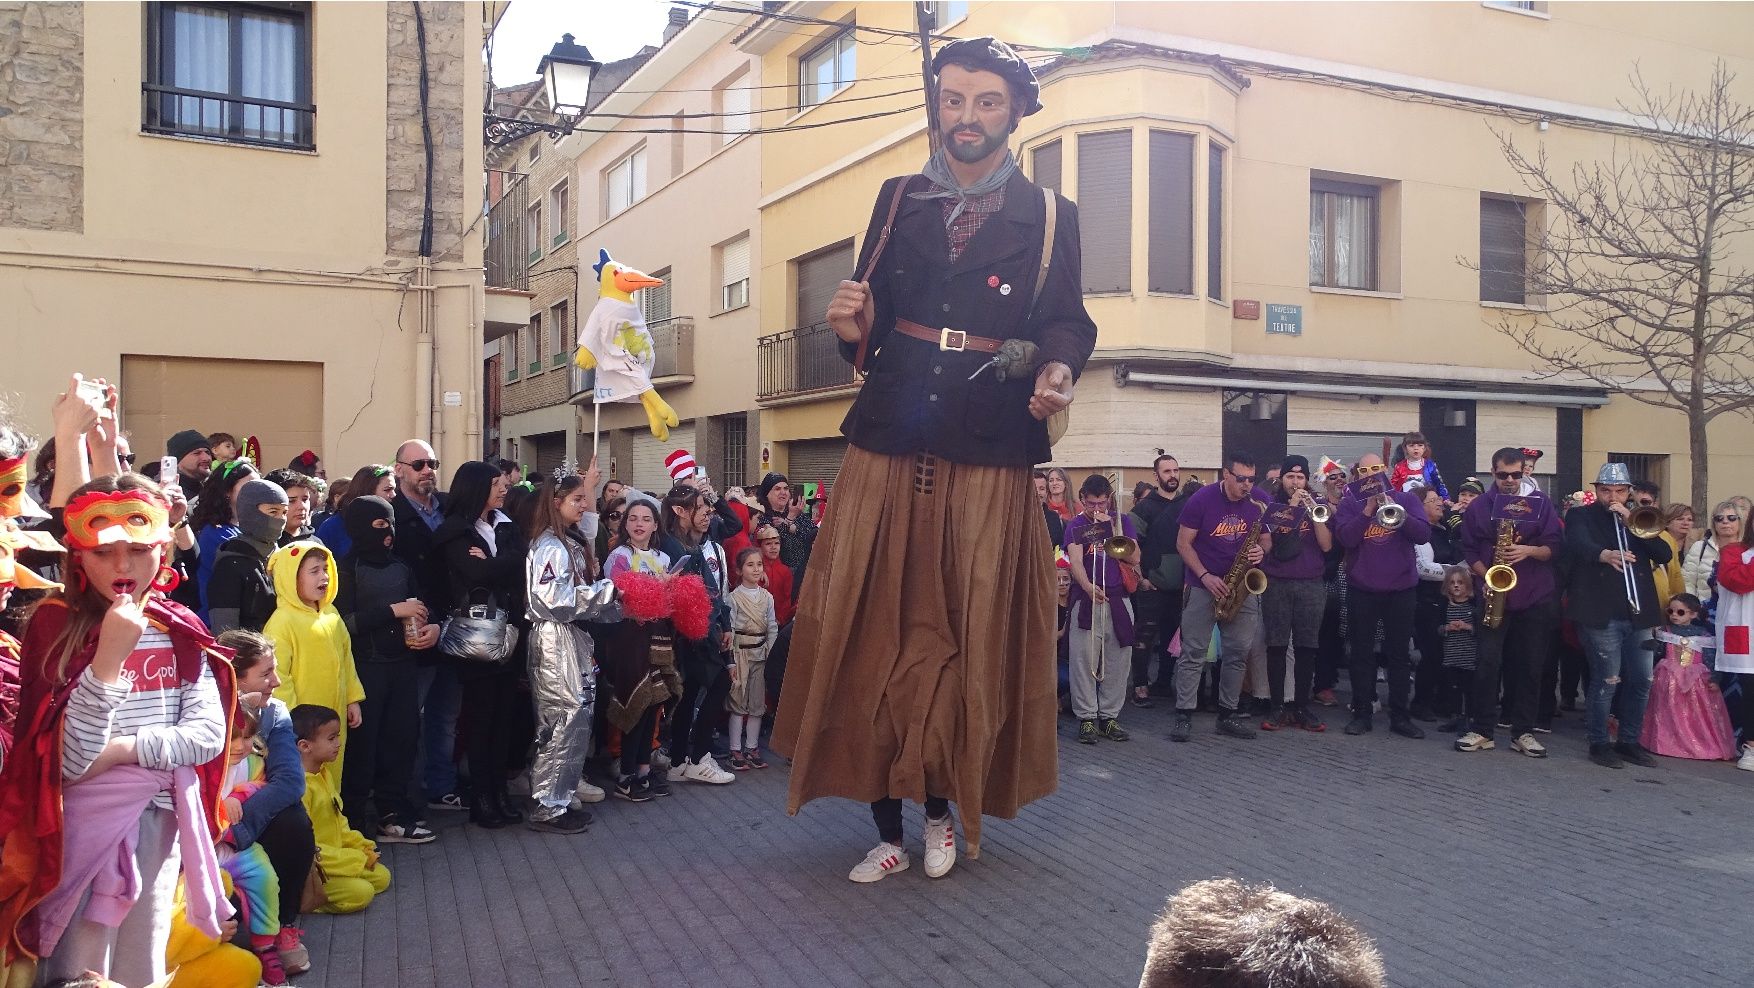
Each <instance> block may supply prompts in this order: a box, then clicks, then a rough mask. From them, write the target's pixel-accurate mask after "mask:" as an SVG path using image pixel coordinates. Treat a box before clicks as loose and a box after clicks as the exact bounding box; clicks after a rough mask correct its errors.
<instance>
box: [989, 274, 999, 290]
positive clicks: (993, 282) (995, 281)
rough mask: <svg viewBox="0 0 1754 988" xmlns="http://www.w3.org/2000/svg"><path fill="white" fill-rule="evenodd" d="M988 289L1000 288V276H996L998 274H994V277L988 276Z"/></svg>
mask: <svg viewBox="0 0 1754 988" xmlns="http://www.w3.org/2000/svg"><path fill="white" fill-rule="evenodd" d="M987 287H988V288H997V287H999V276H998V275H996V274H993V275H988V276H987Z"/></svg>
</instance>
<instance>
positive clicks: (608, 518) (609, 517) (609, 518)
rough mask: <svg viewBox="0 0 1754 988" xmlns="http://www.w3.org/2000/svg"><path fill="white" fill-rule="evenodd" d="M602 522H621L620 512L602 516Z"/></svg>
mask: <svg viewBox="0 0 1754 988" xmlns="http://www.w3.org/2000/svg"><path fill="white" fill-rule="evenodd" d="M603 520H605V521H620V520H621V512H619V511H611V512H609V513H608V514H606V515H604V516H603Z"/></svg>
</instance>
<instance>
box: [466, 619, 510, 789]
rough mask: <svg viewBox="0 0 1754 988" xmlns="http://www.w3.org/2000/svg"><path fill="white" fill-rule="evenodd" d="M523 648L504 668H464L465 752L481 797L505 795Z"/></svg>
mask: <svg viewBox="0 0 1754 988" xmlns="http://www.w3.org/2000/svg"><path fill="white" fill-rule="evenodd" d="M522 655H523V651H522V650H521V649H520V650H519V651H518V652H517V653H516V654H514V655H513V656H512V658H511V660H510V661H508V662H507V663H506V664H505V665H502V666H494V667H488V666H485V665H484V664H482V663H468V664H465V665H464V666H462V667H461V668H460V671H459V674H458V682H459V689H461V690H462V693H463V705H462V718H463V750H464V753H465V756H466V757H467V758H468V759H469V785H470V788H471V789H472V790H473V791H474V792H475V794H476V795H477V796H480V795H483V794H490V795H494V796H504V795H505V790H506V772H505V763H506V754H505V753H506V745H507V744H508V743H509V742H508V740H507V739H508V738H509V737H510V736H511V732H512V727H513V725H514V724H515V722H516V720H517V711H516V710H515V709H514V708H515V706H516V705H517V702H518V689H517V685H518V671H517V670H518V669H519V668H521V667H522V665H523V659H522Z"/></svg>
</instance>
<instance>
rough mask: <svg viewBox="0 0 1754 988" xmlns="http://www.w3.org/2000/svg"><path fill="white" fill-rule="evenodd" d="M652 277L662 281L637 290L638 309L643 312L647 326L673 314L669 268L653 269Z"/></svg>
mask: <svg viewBox="0 0 1754 988" xmlns="http://www.w3.org/2000/svg"><path fill="white" fill-rule="evenodd" d="M652 277H654V278H662V279H664V283H663V284H662V285H656V286H654V287H652V288H642V289H640V290H639V309H640V312H642V313H644V314H645V317H646V326H647V327H648V328H650V327H651V326H653V325H654V324H656V323H660V322H663V321H665V320H667V319H669V318H670V317H671V316H672V315H674V314H675V313H673V312H672V311H671V310H670V299H671V298H672V296H671V294H670V269H669V268H662V269H659V270H657V271H653V272H652Z"/></svg>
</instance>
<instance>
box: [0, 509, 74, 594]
mask: <svg viewBox="0 0 1754 988" xmlns="http://www.w3.org/2000/svg"><path fill="white" fill-rule="evenodd" d="M21 549H36V550H38V551H40V552H60V551H61V546H60V544H59V543H57V542H56V541H55V540H54V539H53V538H51V537H50V536H49V534H48V533H47V532H27V531H25V530H23V529H21V528H19V527H18V526H17V525H15V524H13V522H12V521H11V520H10V519H6V520H0V590H5V589H9V588H12V587H17V588H19V589H21V590H59V589H60V588H61V585H60V584H59V583H55V582H54V581H52V580H45V579H43V578H42V577H40V576H38V575H37V574H35V573H33V572H31V569H30V567H28V566H24V565H21V564H20V563H19V561H18V552H19V550H21Z"/></svg>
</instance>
